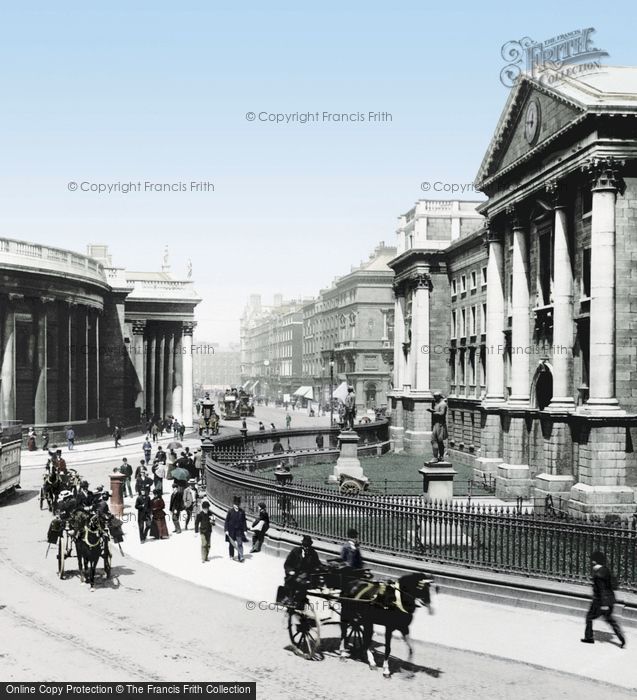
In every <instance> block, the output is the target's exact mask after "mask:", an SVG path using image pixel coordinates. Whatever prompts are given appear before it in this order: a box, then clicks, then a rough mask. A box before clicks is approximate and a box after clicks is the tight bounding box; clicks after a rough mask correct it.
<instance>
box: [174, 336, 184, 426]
mask: <svg viewBox="0 0 637 700" xmlns="http://www.w3.org/2000/svg"><path fill="white" fill-rule="evenodd" d="M181 339H182V335H181V331H179V332H177V333H175V345H174V347H175V352H174V354H173V358H172V362H173V367H174V369H175V375H174V376H175V381H174V388H173V414H174V416H175V418H176V419H177V420H178V421H180V422H181V419H182V416H183V413H182V410H183V372H182V366H181V364H182V343H181Z"/></svg>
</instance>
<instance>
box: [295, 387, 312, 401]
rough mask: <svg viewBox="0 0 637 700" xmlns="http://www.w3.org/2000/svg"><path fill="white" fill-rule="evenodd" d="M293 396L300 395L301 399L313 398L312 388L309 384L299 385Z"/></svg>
mask: <svg viewBox="0 0 637 700" xmlns="http://www.w3.org/2000/svg"><path fill="white" fill-rule="evenodd" d="M294 396H300V397H301V398H303V399H313V398H314V389H312V387H311V386H300V387H299V388H298V389H297V390H296V391H295V392H294Z"/></svg>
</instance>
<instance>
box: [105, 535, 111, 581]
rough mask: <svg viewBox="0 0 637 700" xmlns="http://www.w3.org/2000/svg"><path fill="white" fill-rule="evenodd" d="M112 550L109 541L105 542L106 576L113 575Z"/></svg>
mask: <svg viewBox="0 0 637 700" xmlns="http://www.w3.org/2000/svg"><path fill="white" fill-rule="evenodd" d="M111 559H112V557H111V550H110V549H109V546H108V542H104V573H105V574H106V578H110V577H111Z"/></svg>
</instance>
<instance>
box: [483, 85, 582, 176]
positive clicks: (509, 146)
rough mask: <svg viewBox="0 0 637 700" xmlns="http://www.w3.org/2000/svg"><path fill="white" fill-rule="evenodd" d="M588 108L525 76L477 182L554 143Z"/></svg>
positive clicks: (510, 97) (510, 100) (504, 111)
mask: <svg viewBox="0 0 637 700" xmlns="http://www.w3.org/2000/svg"><path fill="white" fill-rule="evenodd" d="M585 112H586V107H585V106H584V105H582V104H578V103H577V102H576V101H574V100H569V99H565V98H564V96H563V95H561V94H560V93H558V92H555V91H553V90H551V88H549V87H545V86H544V85H539V84H537V83H536V82H535V81H534V80H532V79H530V78H528V77H526V76H524V77H522V78H521V80H520V82H519V83H518V85H517V86H516V87H515V88H514V89H513V90H512V92H511V94H510V95H509V99H508V100H507V103H506V105H505V107H504V110H503V111H502V115H501V117H500V120H499V122H498V125H497V127H496V130H495V132H494V135H493V138H492V139H491V142H490V144H489V148H488V149H487V152H486V154H485V156H484V159H483V161H482V165H481V166H480V170H479V172H478V176H477V178H476V183H478V184H480V183H483V182H484V181H485V180H488V179H490V178H491V177H493V176H494V175H496V174H497V173H498V172H499V171H500V170H504V169H506V168H508V167H509V166H511V165H513V164H514V163H516V162H517V161H519V160H520V159H522V158H524V156H526V155H528V154H529V153H530V152H531V151H533V150H534V149H541V148H542V145H543V144H545V143H546V142H547V141H548V140H551V139H552V137H554V136H555V134H557V133H559V132H560V131H562V130H563V129H564V128H565V127H568V126H569V125H571V124H572V123H573V121H574V120H576V119H578V118H579V117H581V116H582V115H583V114H584V113H585Z"/></svg>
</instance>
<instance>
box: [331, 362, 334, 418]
mask: <svg viewBox="0 0 637 700" xmlns="http://www.w3.org/2000/svg"><path fill="white" fill-rule="evenodd" d="M333 425H334V353H333V352H331V353H330V428H331V427H332V426H333Z"/></svg>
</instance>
